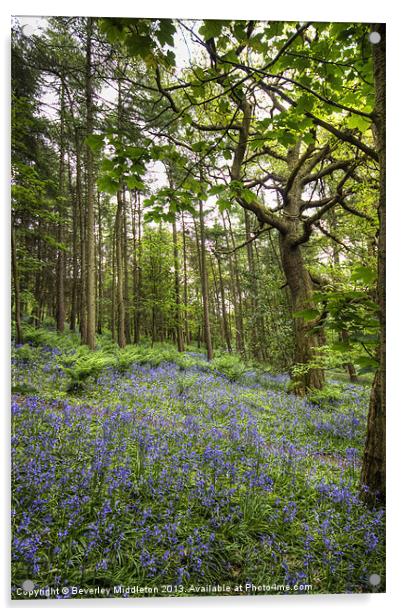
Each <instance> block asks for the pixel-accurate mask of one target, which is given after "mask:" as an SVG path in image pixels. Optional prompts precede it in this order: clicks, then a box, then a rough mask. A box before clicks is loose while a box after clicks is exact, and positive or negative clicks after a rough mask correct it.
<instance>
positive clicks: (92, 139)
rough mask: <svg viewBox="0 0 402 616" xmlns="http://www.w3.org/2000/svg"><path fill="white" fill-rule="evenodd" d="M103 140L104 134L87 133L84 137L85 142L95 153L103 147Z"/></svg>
mask: <svg viewBox="0 0 402 616" xmlns="http://www.w3.org/2000/svg"><path fill="white" fill-rule="evenodd" d="M104 140H105V136H104V135H88V136H87V137H86V138H85V142H86V144H87V145H89V147H90V148H91V150H92V151H93V152H95V153H98V152H100V151H101V149H102V148H103V146H104V144H105V142H104Z"/></svg>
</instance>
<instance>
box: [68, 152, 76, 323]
mask: <svg viewBox="0 0 402 616" xmlns="http://www.w3.org/2000/svg"><path fill="white" fill-rule="evenodd" d="M68 182H69V192H70V198H71V202H72V225H73V238H72V240H73V281H72V286H71V312H70V331H72V332H73V331H75V324H76V320H77V286H78V285H77V283H78V211H77V210H78V207H77V190H76V191H75V192H74V189H73V181H72V173H71V161H70V158H69V164H68Z"/></svg>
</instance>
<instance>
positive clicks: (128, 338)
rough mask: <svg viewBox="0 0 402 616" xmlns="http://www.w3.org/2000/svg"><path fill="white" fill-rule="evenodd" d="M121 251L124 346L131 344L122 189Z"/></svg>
mask: <svg viewBox="0 0 402 616" xmlns="http://www.w3.org/2000/svg"><path fill="white" fill-rule="evenodd" d="M122 223H123V224H122V249H123V268H124V327H125V338H126V344H131V331H130V316H129V315H130V309H129V291H128V246H127V244H128V241H127V200H126V190H125V188H123V218H122Z"/></svg>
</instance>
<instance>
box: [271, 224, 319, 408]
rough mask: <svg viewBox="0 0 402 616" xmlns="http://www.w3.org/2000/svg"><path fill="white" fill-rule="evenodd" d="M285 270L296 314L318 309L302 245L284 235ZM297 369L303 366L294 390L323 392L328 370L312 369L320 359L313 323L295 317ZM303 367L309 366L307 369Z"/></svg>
mask: <svg viewBox="0 0 402 616" xmlns="http://www.w3.org/2000/svg"><path fill="white" fill-rule="evenodd" d="M280 247H281V257H282V267H283V271H284V273H285V276H286V281H287V284H288V285H289V289H290V296H291V300H292V305H291V308H292V312H298V311H301V310H306V309H314V308H315V306H314V304H313V301H312V294H313V283H312V281H311V278H310V274H309V273H308V271H307V270H306V268H305V266H304V262H303V255H302V253H301V249H300V246H293V245H292V244H291V243H290V241H289V238H288V236H287V235H285V236H283V235H281V236H280ZM294 323H295V353H294V363H295V367H300V368H301V369H302V370H301V372H302V373H301V374H298V375H297V377H296V378H293V381H294V384H293V391H294V393H296V394H297V395H300V396H304V395H306V393H308V391H309V390H311V389H322V388H323V385H324V371H323V369H322V368H319V367H308V364H309V363H310V362H314V361H315V360H316V359H318V356H317V351H316V349H317V347H318V346H320V343H319V339H318V336H317V334H316V333H314V332H313V331H312V327H311V324H309V323H308V322H306V321H305V319H303V318H300V317H295V321H294ZM302 365H304V366H305V368H304V370H303V367H302Z"/></svg>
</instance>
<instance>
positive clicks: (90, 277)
mask: <svg viewBox="0 0 402 616" xmlns="http://www.w3.org/2000/svg"><path fill="white" fill-rule="evenodd" d="M92 33H93V26H92V17H88V18H87V41H86V70H85V91H86V111H87V126H86V130H87V135H92V133H93V128H94V119H93V91H92V90H93V86H92V80H93V76H92ZM86 154H87V220H86V235H87V242H86V244H87V252H86V257H87V259H86V261H87V262H86V268H87V278H86V300H87V302H86V303H87V305H86V309H87V320H86V344H87V345H88V346H89V348H90V349H95V345H96V337H95V328H96V305H95V237H94V235H95V231H94V223H95V220H94V217H95V215H94V161H93V154H92V150H91V148H90V147H89V145H87V147H86Z"/></svg>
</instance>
